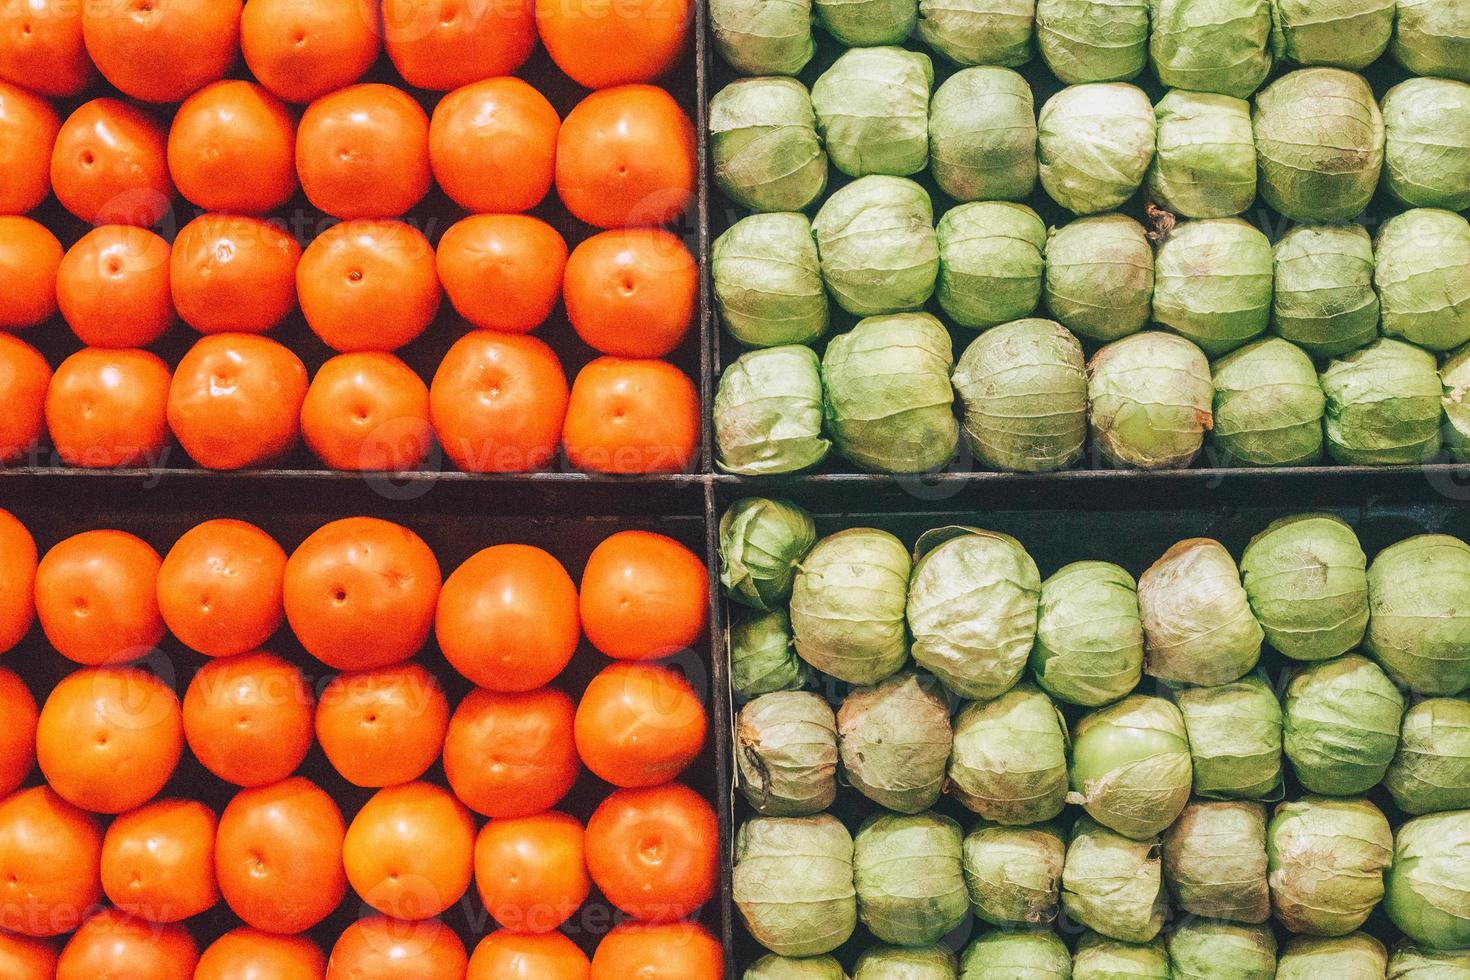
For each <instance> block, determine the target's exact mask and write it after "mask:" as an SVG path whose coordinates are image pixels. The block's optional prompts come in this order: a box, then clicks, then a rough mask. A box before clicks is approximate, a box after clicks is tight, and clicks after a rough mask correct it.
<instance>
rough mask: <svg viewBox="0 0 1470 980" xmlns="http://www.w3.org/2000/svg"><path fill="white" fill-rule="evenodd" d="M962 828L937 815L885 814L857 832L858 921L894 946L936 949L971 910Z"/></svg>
mask: <svg viewBox="0 0 1470 980" xmlns="http://www.w3.org/2000/svg"><path fill="white" fill-rule="evenodd" d="M961 839H962V834H961V832H960V825H959V824H957V823H955V822H954V821H953V820H951V819H950V818H949V817H942V816H939V815H938V814H935V813H920V814H913V815H905V814H896V813H887V814H883V815H881V816H876V817H871V818H869V819H868V821H867V822H866V823H864V824H863V826H862V829H861V830H859V831H858V834H857V838H856V841H855V848H854V851H853V868H854V870H855V873H856V880H857V895H858V918H859V919H861V920H862V923H863V925H865V926H867V927H868V929H869V930H871V931H872V933H873V935H874V936H876V937H877V938H878V939H879V940H881V941H882V942H885V943H893V944H894V945H896V946H932V945H934V944H935V943H937V942H939V940H940V939H942V938H944V935H945V934H946V933H947V932H949V931H950V930H951V929H954V928H956V927H958V926H959V925H960V923H962V922H964V920H965V916H966V915H968V914H969V911H970V898H969V894H968V893H967V892H966V891H965V876H964V871H963V870H962V867H961V858H960V844H961Z"/></svg>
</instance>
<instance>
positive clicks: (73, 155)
mask: <svg viewBox="0 0 1470 980" xmlns="http://www.w3.org/2000/svg"><path fill="white" fill-rule="evenodd" d="M51 189H52V191H54V192H55V194H56V199H57V200H58V201H60V202H61V206H62V207H64V208H66V209H67V210H68V211H70V212H71V213H72V214H74V215H76V216H77V217H78V218H81V219H82V220H83V221H89V222H91V223H92V224H94V225H106V224H119V225H141V226H142V227H144V228H146V227H149V226H150V225H154V224H157V223H158V220H159V219H160V218H162V217H163V216H164V215H165V214H167V213H168V210H169V206H170V203H171V198H172V197H173V194H174V185H173V181H172V180H171V179H170V178H169V175H168V149H167V144H166V141H165V138H164V135H163V127H162V126H161V125H159V123H158V120H156V119H154V118H153V117H152V116H151V115H149V114H148V113H146V112H144V111H143V110H141V109H136V108H134V107H133V106H131V105H129V104H128V103H126V102H120V101H118V100H117V99H93V100H92V101H91V102H88V103H86V104H85V105H83V106H82V107H81V108H79V109H77V110H76V111H75V112H73V113H72V114H71V115H70V116H68V117H67V119H66V122H64V123H62V124H61V131H60V132H59V133H57V135H56V147H55V149H53V150H52V151H51Z"/></svg>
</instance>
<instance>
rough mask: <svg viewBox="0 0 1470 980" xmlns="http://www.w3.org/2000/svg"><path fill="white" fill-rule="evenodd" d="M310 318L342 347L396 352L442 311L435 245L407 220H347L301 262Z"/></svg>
mask: <svg viewBox="0 0 1470 980" xmlns="http://www.w3.org/2000/svg"><path fill="white" fill-rule="evenodd" d="M296 293H297V296H298V297H299V298H300V300H301V312H302V314H304V315H305V317H306V323H307V325H308V326H310V327H311V329H312V330H313V331H314V332H315V333H316V335H317V336H318V337H320V338H321V339H322V341H323V342H324V343H325V344H326V345H327V346H328V347H330V348H332V349H333V350H336V351H342V352H350V351H363V350H381V351H393V350H397V349H398V348H400V347H402V346H403V345H404V344H406V343H408V342H409V341H411V340H413V339H414V338H416V337H418V336H419V334H421V333H423V332H424V330H425V328H427V327H428V326H429V324H430V323H432V322H433V320H434V316H435V314H437V313H438V312H439V301H440V298H441V296H440V292H439V277H438V275H437V274H436V273H435V271H434V247H433V246H432V245H430V244H429V240H428V239H427V238H425V237H424V236H423V233H422V232H420V231H419V230H418V229H417V228H412V227H410V226H409V225H406V224H404V223H403V222H401V221H348V222H344V223H342V224H340V225H334V226H333V227H331V228H328V229H327V230H326V231H324V232H322V233H321V234H320V235H318V236H317V237H316V238H315V239H314V240H313V241H312V243H311V244H310V245H308V246H307V247H306V251H305V252H304V253H303V254H302V256H301V264H300V265H298V266H297V267H296Z"/></svg>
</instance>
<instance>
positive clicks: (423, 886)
mask: <svg viewBox="0 0 1470 980" xmlns="http://www.w3.org/2000/svg"><path fill="white" fill-rule="evenodd" d="M474 847H475V821H474V818H473V817H471V816H470V812H469V811H468V810H466V809H465V808H464V806H463V804H461V803H460V802H459V801H458V800H456V799H455V798H454V797H453V796H451V795H450V794H449V792H448V791H447V790H443V789H440V788H439V787H438V786H434V785H432V784H430V783H404V784H402V785H400V786H390V787H388V788H387V789H380V790H378V792H377V793H375V794H373V797H372V799H370V800H368V801H367V803H365V804H364V805H363V808H362V809H361V810H359V811H358V813H357V816H356V817H354V818H353V819H352V823H351V825H350V826H348V828H347V839H346V841H345V842H344V843H343V849H342V862H343V864H344V865H346V868H347V880H348V882H349V883H351V885H352V888H353V890H354V891H356V892H357V894H358V895H359V896H361V897H362V900H363V901H364V902H366V903H367V904H368V905H370V906H372V907H373V908H375V909H377V910H378V911H379V912H382V913H383V914H385V915H388V916H391V917H393V918H395V919H398V920H400V921H417V920H420V919H429V918H432V917H434V916H436V915H438V914H439V913H440V912H443V911H444V910H445V909H447V908H449V906H451V905H453V904H454V903H455V902H457V901H459V899H460V897H461V896H463V895H464V893H465V892H466V891H467V890H468V889H469V887H470V876H471V873H472V869H473V867H474Z"/></svg>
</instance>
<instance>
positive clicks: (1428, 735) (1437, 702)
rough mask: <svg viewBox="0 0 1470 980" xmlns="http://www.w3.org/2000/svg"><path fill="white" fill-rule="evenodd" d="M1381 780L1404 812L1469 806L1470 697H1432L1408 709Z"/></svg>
mask: <svg viewBox="0 0 1470 980" xmlns="http://www.w3.org/2000/svg"><path fill="white" fill-rule="evenodd" d="M1383 785H1384V786H1385V787H1387V788H1388V791H1389V793H1391V794H1392V795H1393V801H1394V802H1395V803H1397V804H1398V807H1399V809H1400V810H1403V811H1404V812H1405V813H1410V814H1414V815H1416V816H1417V815H1419V814H1422V813H1433V812H1437V811H1440V810H1464V809H1470V701H1465V700H1463V699H1457V698H1429V699H1427V700H1424V701H1420V702H1419V703H1418V704H1416V705H1414V706H1413V707H1411V708H1409V710H1408V711H1406V712H1404V723H1403V728H1402V730H1401V733H1400V737H1399V750H1398V754H1397V755H1396V756H1394V759H1393V762H1392V763H1390V764H1389V767H1388V774H1387V775H1386V776H1384V778H1383Z"/></svg>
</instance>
